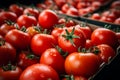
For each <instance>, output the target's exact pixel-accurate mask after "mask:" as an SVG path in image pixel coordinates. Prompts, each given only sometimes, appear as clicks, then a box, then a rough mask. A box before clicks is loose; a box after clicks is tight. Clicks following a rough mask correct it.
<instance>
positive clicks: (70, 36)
mask: <svg viewBox="0 0 120 80" xmlns="http://www.w3.org/2000/svg"><path fill="white" fill-rule="evenodd" d="M85 41H86V39H85V37H84V34H83V32H82V31H81V30H80V29H77V28H73V27H70V28H68V29H65V30H64V31H63V32H62V33H61V35H60V36H59V37H58V44H59V46H60V47H61V48H62V50H63V51H65V52H68V53H71V52H76V51H78V48H79V47H84V45H85Z"/></svg>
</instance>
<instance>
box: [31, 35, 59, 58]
mask: <svg viewBox="0 0 120 80" xmlns="http://www.w3.org/2000/svg"><path fill="white" fill-rule="evenodd" d="M56 44H57V42H56V40H55V38H54V37H53V36H52V35H49V34H42V33H41V34H36V35H35V36H33V38H32V40H31V49H32V51H33V53H34V54H36V55H39V56H40V55H41V54H42V53H43V52H44V51H45V50H46V49H48V48H51V47H54V46H55V45H56Z"/></svg>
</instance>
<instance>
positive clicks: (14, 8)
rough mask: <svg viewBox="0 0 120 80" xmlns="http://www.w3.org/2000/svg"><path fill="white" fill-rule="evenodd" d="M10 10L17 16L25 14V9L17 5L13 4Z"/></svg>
mask: <svg viewBox="0 0 120 80" xmlns="http://www.w3.org/2000/svg"><path fill="white" fill-rule="evenodd" d="M9 10H10V11H12V12H14V13H15V14H16V15H17V16H20V15H22V14H23V10H24V9H23V7H22V6H19V5H17V4H11V5H10V6H9Z"/></svg>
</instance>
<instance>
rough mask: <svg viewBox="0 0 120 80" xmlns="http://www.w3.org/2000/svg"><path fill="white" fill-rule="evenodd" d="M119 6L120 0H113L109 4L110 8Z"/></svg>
mask: <svg viewBox="0 0 120 80" xmlns="http://www.w3.org/2000/svg"><path fill="white" fill-rule="evenodd" d="M117 7H118V8H119V7H120V1H119V0H117V1H114V2H113V3H112V4H111V8H117Z"/></svg>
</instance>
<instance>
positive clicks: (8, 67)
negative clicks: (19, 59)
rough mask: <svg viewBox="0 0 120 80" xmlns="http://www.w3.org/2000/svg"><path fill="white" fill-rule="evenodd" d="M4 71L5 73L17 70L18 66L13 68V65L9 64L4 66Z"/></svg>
mask: <svg viewBox="0 0 120 80" xmlns="http://www.w3.org/2000/svg"><path fill="white" fill-rule="evenodd" d="M2 69H3V70H4V71H9V70H10V71H11V70H15V69H16V66H13V65H12V64H11V63H8V64H7V65H6V66H2Z"/></svg>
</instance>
